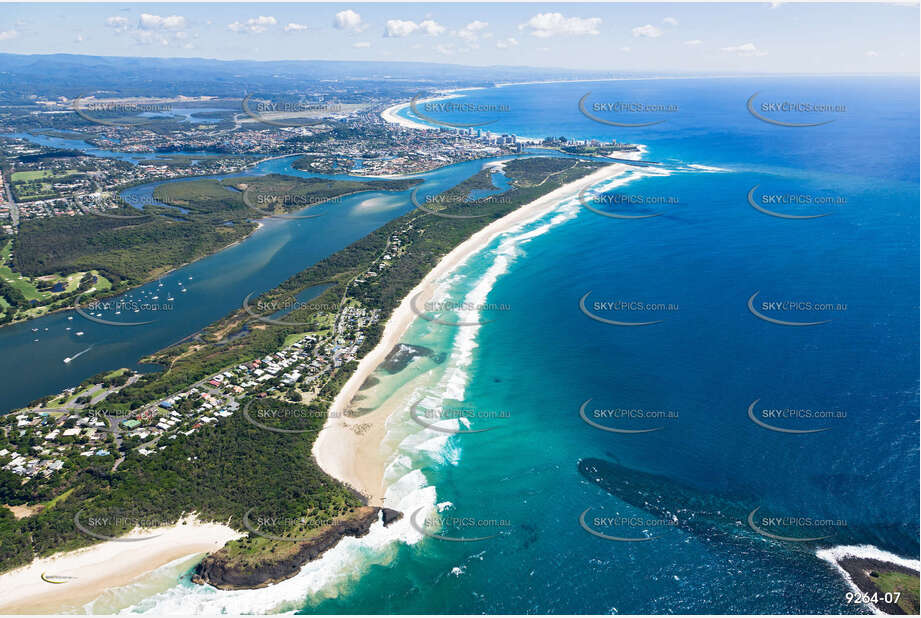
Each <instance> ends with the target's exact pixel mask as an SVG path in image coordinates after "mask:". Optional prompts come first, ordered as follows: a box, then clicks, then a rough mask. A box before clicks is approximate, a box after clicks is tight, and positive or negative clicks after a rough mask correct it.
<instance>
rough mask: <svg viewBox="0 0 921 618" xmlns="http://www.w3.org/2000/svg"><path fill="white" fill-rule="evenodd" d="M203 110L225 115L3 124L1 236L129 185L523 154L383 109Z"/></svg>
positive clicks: (387, 171) (64, 106) (393, 168)
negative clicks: (268, 115) (277, 162)
mask: <svg viewBox="0 0 921 618" xmlns="http://www.w3.org/2000/svg"><path fill="white" fill-rule="evenodd" d="M100 104H101V103H100ZM170 104H177V105H178V104H179V102H178V101H172V102H171V103H170ZM182 104H183V105H185V106H189V105H192V104H193V102H189V101H184V102H183V103H182ZM201 104H204V105H208V106H209V107H207V108H206V109H208V110H214V109H215V108H214V107H213V106H214V105H218V104H222V105H225V106H226V107H223V108H220V110H219V112H215V111H212V112H211V114H213V115H215V116H216V117H215V118H207V119H200V118H198V117H197V116H196V115H195V113H194V108H193V109H192V112H191V113H187V114H186V115H183V116H179V117H178V118H179V120H176V121H175V122H172V123H166V122H165V121H161V122H158V123H157V126H156V129H154V128H148V127H147V125H144V124H142V125H138V126H130V125H129V126H111V125H108V124H94V123H92V122H89V121H83V122H75V121H72V122H71V124H70V125H68V128H66V129H61V128H57V129H49V128H47V127H48V126H55V124H60V123H61V119H62V118H66V117H68V116H73V117H76V114H75V113H74V109H73V102H72V101H67V100H63V101H58V102H54V103H51V102H45V103H44V104H43V105H41V106H40V109H38V110H37V111H30V112H29V113H28V115H27V116H25V117H16V116H15V115H13V116H12V117H7V118H0V144H2V147H3V148H2V153H3V155H2V157H0V177H2V178H3V182H2V193H3V194H4V197H3V199H2V200H0V229H2V230H3V231H4V232H5V233H7V234H15V233H16V232H17V231H18V228H19V225H20V222H22V221H24V220H29V219H35V218H47V217H56V216H77V215H82V214H92V213H97V212H104V211H106V210H110V209H113V208H117V207H119V206H120V205H121V204H123V203H124V202H125V201H126V200H123V199H122V198H120V197H119V192H120V191H121V190H123V189H125V188H127V187H131V186H135V185H140V184H145V183H150V182H157V181H162V180H170V179H177V178H189V177H195V176H212V175H226V174H234V173H241V172H244V171H245V170H247V169H249V168H251V167H252V166H253V165H255V164H257V163H258V162H261V161H265V160H267V159H269V160H270V159H276V158H282V157H287V156H292V155H299V156H300V158H299V160H298V161H296V162H295V163H294V168H295V169H302V170H304V171H308V172H314V173H321V174H333V173H340V174H341V173H344V172H347V173H349V174H351V175H353V176H364V177H388V176H395V175H406V174H414V173H421V172H426V171H430V170H432V169H435V168H437V167H441V166H445V165H450V164H453V163H458V162H461V161H467V160H471V159H478V158H484V157H489V156H496V155H502V154H517V153H519V152H521V147H522V144H521V143H520V142H519V141H518V140H517V139H516V138H515V136H512V135H508V134H503V135H495V134H491V133H489V132H487V131H483V130H473V129H457V128H450V127H432V128H429V129H426V130H421V131H420V130H415V129H408V128H406V127H403V126H400V125H397V124H392V123H388V122H386V121H384V120H383V119H382V118H381V115H380V112H381V110H382V109H383V107H382V106H381V105H373V104H368V105H353V106H351V108H352V109H351V111H348V112H338V113H335V114H332V115H330V116H328V117H323V118H322V119H321V120H317V121H315V122H313V123H311V124H309V125H308V126H298V124H297V122H295V121H291V122H289V123H278V122H276V121H273V120H271V119H264V120H265V121H263V122H261V121H260V120H259V119H258V118H253V117H250V116H248V115H247V114H245V113H243V112H241V111H240V110H239V105H240V104H239V102H238V101H236V102H235V101H218V102H215V101H206V102H203V103H201ZM234 106H236V108H234ZM336 109H338V108H336ZM169 118H171V119H174V120H175V118H173V117H169ZM259 118H261V116H260V117H259ZM79 120H80V118H77V121H79ZM206 120H207V121H206ZM196 121H197V122H196ZM279 124H280V125H281V126H276V125H279ZM29 127H35V128H29ZM127 204H128V205H129V206H133V207H135V208H138V209H143V206H144V205H143V204H132V203H131V202H130V200H127Z"/></svg>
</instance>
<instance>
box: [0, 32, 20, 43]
mask: <svg viewBox="0 0 921 618" xmlns="http://www.w3.org/2000/svg"><path fill="white" fill-rule="evenodd" d="M18 36H19V33H18V32H16V31H15V30H3V31H2V32H0V41H9V40H10V39H15V38H16V37H18Z"/></svg>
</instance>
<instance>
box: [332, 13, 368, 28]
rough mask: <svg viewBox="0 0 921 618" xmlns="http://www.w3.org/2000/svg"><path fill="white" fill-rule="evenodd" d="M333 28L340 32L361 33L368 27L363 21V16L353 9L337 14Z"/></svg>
mask: <svg viewBox="0 0 921 618" xmlns="http://www.w3.org/2000/svg"><path fill="white" fill-rule="evenodd" d="M333 27H334V28H338V29H339V30H350V31H351V32H361V31H362V30H364V29H365V28H367V27H368V26H367V25H366V24H364V23H362V21H361V15H359V14H358V13H356V12H355V11H353V10H352V9H346V10H344V11H339V12H338V13H336V17H335V18H333Z"/></svg>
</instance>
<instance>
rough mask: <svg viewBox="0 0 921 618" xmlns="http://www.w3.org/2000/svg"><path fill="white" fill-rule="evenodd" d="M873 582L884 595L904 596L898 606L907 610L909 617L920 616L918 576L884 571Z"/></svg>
mask: <svg viewBox="0 0 921 618" xmlns="http://www.w3.org/2000/svg"><path fill="white" fill-rule="evenodd" d="M871 577H872V576H871ZM872 580H873V582H874V583H875V584H876V585H877V586H878V587H879V589H880V590H882V591H883V592H884V593H887V592H888V593H894V592H901V593H902V595H901V598H900V599H899V602H898V606H899V607H901V608H902V609H903V610H905V613H906V614H908V615H909V616H911V615H917V614H918V609H919V606H918V594H919V593H918V586H919V579H918V576H917V575H909V574H907V573H900V572H897V571H883V572H881V573H880V574H879V577H873V578H872Z"/></svg>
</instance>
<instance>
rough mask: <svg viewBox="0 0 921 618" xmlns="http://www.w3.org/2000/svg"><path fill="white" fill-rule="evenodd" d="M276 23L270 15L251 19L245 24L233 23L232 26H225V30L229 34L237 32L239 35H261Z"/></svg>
mask: <svg viewBox="0 0 921 618" xmlns="http://www.w3.org/2000/svg"><path fill="white" fill-rule="evenodd" d="M277 23H278V20H277V19H275V18H274V17H272V16H271V15H269V16H265V15H260V16H259V17H251V18H249V19H247V20H246V21H245V22H239V21H235V22H233V23H232V24H227V29H228V30H230V31H231V32H237V33H241V34H245V33H247V32H249V33H252V34H261V33H263V32H265V31H266V30H268V29H269V26H274V25H275V24H277Z"/></svg>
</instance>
